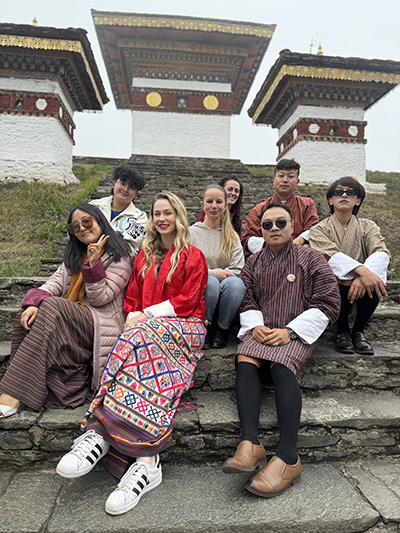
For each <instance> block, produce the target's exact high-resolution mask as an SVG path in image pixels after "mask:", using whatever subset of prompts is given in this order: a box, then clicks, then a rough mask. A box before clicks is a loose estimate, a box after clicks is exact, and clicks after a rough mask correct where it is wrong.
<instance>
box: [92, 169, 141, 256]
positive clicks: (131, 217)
mask: <svg viewBox="0 0 400 533" xmlns="http://www.w3.org/2000/svg"><path fill="white" fill-rule="evenodd" d="M145 184H146V180H145V179H144V177H143V176H142V175H141V174H139V173H138V172H136V171H135V170H133V169H132V168H130V167H128V166H126V165H124V166H121V167H117V168H116V169H115V170H114V173H113V182H112V184H111V187H112V189H111V193H112V195H111V196H106V197H105V198H100V199H98V200H92V201H91V202H90V203H91V204H93V205H95V206H97V207H98V208H99V209H100V210H101V211H102V212H103V214H104V215H105V217H106V219H107V220H108V221H109V223H110V225H111V227H112V228H113V229H114V230H115V231H116V232H117V233H119V234H121V235H122V236H123V238H124V239H125V240H127V241H128V242H129V244H130V245H131V247H132V248H133V249H134V250H136V251H138V250H139V249H140V247H141V245H142V242H143V239H144V237H145V235H146V223H147V220H148V219H147V215H146V213H145V212H144V211H141V210H140V209H138V208H137V207H135V206H134V204H133V200H135V199H136V198H137V197H138V196H139V191H140V190H141V189H143V187H144V186H145ZM135 255H136V254H135Z"/></svg>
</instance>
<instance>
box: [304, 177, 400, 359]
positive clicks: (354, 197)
mask: <svg viewBox="0 0 400 533" xmlns="http://www.w3.org/2000/svg"><path fill="white" fill-rule="evenodd" d="M326 198H327V200H328V203H329V207H330V210H331V213H332V216H330V217H329V218H327V219H325V220H323V221H322V222H320V223H319V224H317V225H316V226H314V227H313V228H312V229H311V231H310V245H311V246H312V247H313V248H316V249H317V250H319V251H320V252H322V253H323V254H324V256H325V258H326V260H327V261H328V264H329V266H330V267H331V269H332V271H333V273H334V274H335V276H336V277H337V279H338V282H339V290H340V296H341V309H340V315H339V320H338V321H337V335H336V339H335V350H336V351H337V352H340V353H349V354H351V353H354V351H356V352H357V353H360V354H362V355H373V353H374V349H373V347H372V345H371V343H370V342H369V340H368V339H367V338H366V337H365V335H364V328H365V326H366V325H367V322H368V320H369V319H370V318H371V317H372V315H373V314H374V311H375V309H376V307H377V305H378V303H379V302H380V301H382V300H383V298H384V297H385V296H387V293H386V289H385V285H386V277H387V269H388V266H389V261H390V254H389V250H388V249H387V247H386V244H385V239H384V238H383V237H382V235H381V232H380V229H379V227H378V226H377V225H376V224H375V222H373V221H372V220H369V219H368V218H358V217H357V216H356V215H357V213H358V210H359V208H360V206H361V204H362V202H363V200H364V198H365V190H364V187H363V186H362V185H361V183H359V182H358V181H357V180H356V179H354V178H351V177H345V178H340V179H339V180H336V181H335V182H334V183H332V185H331V186H330V187H329V189H328V191H327V193H326ZM354 302H355V304H356V307H357V314H356V318H355V322H354V325H353V328H352V332H351V333H350V327H349V314H350V310H351V307H352V304H353V303H354Z"/></svg>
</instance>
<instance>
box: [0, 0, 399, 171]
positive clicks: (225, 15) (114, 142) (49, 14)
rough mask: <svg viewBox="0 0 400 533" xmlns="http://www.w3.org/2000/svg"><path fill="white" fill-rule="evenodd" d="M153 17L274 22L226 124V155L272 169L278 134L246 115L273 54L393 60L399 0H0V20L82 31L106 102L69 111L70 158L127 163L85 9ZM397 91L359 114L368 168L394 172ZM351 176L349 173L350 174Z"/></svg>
mask: <svg viewBox="0 0 400 533" xmlns="http://www.w3.org/2000/svg"><path fill="white" fill-rule="evenodd" d="M91 8H93V9H96V10H99V11H121V12H130V13H158V14H166V15H188V16H195V17H196V16H197V17H205V18H220V19H229V20H236V21H243V22H255V23H260V24H276V25H277V28H276V30H275V33H274V36H273V37H272V40H271V42H270V45H269V48H268V50H267V52H266V54H265V56H264V60H263V62H262V64H261V67H260V69H259V71H258V74H257V76H256V78H255V81H254V83H253V86H252V88H251V90H250V93H249V95H248V98H247V100H246V102H245V105H244V106H243V109H242V112H241V115H240V116H234V117H233V118H232V137H231V157H232V158H237V159H241V160H242V161H243V162H245V163H257V164H261V163H270V164H274V163H275V160H276V156H277V147H276V142H277V140H278V132H277V130H276V129H272V128H271V127H265V126H263V127H257V126H253V125H252V123H251V119H250V118H249V117H248V115H247V109H248V108H249V107H250V104H251V103H252V101H253V99H254V96H255V94H256V93H257V91H258V90H259V88H260V86H261V84H262V82H263V81H264V79H265V77H266V75H267V73H268V71H269V69H270V68H271V66H272V65H273V63H274V62H275V60H276V59H277V57H278V54H279V52H280V50H283V49H284V48H289V49H290V50H291V51H292V52H305V53H309V52H310V44H311V41H312V40H313V39H314V40H315V42H316V46H315V47H314V50H313V52H314V53H316V51H317V46H318V44H319V43H321V45H322V49H323V52H324V54H325V55H333V56H343V57H362V58H367V59H372V58H378V59H392V60H395V61H400V28H399V21H400V1H399V0H380V1H377V0H335V2H327V0H318V1H315V0H285V1H276V0H274V1H272V0H152V1H149V0H64V1H62V0H51V1H49V0H19V1H18V2H16V1H15V0H0V20H1V22H12V23H15V24H31V23H32V20H33V18H34V17H36V18H37V20H38V25H40V26H54V27H59V28H67V27H75V28H77V27H80V28H85V29H86V30H87V31H88V37H89V40H90V42H91V45H92V48H93V51H94V55H95V58H96V60H97V64H98V67H99V70H100V74H101V76H102V79H103V83H104V86H105V88H106V92H107V94H108V97H109V98H110V103H108V104H107V105H106V106H105V108H104V111H103V112H102V113H99V114H93V113H76V114H75V116H74V120H75V123H76V132H75V140H76V145H75V147H74V154H75V155H85V156H104V157H119V158H124V157H126V158H128V157H129V156H130V153H131V137H132V136H131V113H130V111H122V110H116V108H115V105H114V102H113V97H112V92H111V88H110V84H109V82H108V77H107V74H106V70H105V67H104V63H103V58H102V55H101V52H100V49H99V46H98V41H97V37H96V33H95V29H94V25H93V20H92V17H91V13H90V9H91ZM399 119H400V87H397V89H395V90H393V91H392V92H391V93H389V94H388V95H387V96H386V97H385V98H383V99H382V100H380V101H379V102H378V103H377V104H376V105H375V106H373V107H372V109H370V110H369V111H367V112H366V114H365V120H366V121H367V122H368V126H367V127H366V138H367V139H368V143H367V145H366V153H367V169H369V170H384V171H396V172H400V143H399V140H400V120H399ZM349 173H351V169H349Z"/></svg>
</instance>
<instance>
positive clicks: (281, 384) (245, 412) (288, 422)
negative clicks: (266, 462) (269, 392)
mask: <svg viewBox="0 0 400 533" xmlns="http://www.w3.org/2000/svg"><path fill="white" fill-rule="evenodd" d="M265 364H267V365H269V364H270V363H269V362H266V363H265ZM270 372H271V378H272V381H273V384H274V387H275V405H276V413H277V415H278V424H279V435H280V438H279V445H278V451H277V456H278V457H280V458H281V459H282V461H284V462H285V463H286V464H295V463H296V461H297V432H298V429H299V423H300V414H301V391H300V387H299V384H298V382H297V379H296V376H295V375H294V374H293V372H291V371H290V370H289V369H288V368H287V367H285V366H283V365H281V364H279V363H276V364H274V365H273V366H272V368H271V370H270ZM235 392H236V402H237V407H238V411H239V419H240V424H241V430H242V440H249V441H251V442H252V443H253V444H259V440H258V419H259V417H260V405H261V384H260V377H259V373H258V368H257V366H256V365H254V364H253V363H247V362H240V363H238V365H237V374H236V385H235Z"/></svg>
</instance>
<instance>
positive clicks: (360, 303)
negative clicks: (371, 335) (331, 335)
mask: <svg viewBox="0 0 400 533" xmlns="http://www.w3.org/2000/svg"><path fill="white" fill-rule="evenodd" d="M339 290H340V298H341V305H340V315H339V319H338V321H337V333H338V334H339V333H344V332H350V328H349V314H350V310H351V306H352V304H351V303H350V300H348V298H347V295H348V294H349V290H350V287H349V286H347V285H339ZM378 303H379V298H378V296H377V294H376V292H373V293H372V298H370V297H369V296H368V294H367V293H366V294H365V295H364V296H363V297H362V298H359V299H358V300H356V306H357V315H356V320H355V322H354V326H353V333H357V332H361V333H363V332H364V328H365V326H366V325H367V322H368V320H369V319H370V318H371V316H372V315H373V314H374V311H375V309H376V308H377V305H378Z"/></svg>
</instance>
